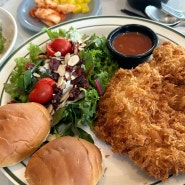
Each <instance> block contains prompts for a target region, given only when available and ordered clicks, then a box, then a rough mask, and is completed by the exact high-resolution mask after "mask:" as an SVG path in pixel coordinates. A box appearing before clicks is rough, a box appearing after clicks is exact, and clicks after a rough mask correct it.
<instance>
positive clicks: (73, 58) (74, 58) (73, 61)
mask: <svg viewBox="0 0 185 185" xmlns="http://www.w3.org/2000/svg"><path fill="white" fill-rule="evenodd" d="M79 60H80V58H79V56H78V55H73V56H71V57H70V59H69V61H68V65H69V66H75V65H76V64H77V63H78V62H79Z"/></svg>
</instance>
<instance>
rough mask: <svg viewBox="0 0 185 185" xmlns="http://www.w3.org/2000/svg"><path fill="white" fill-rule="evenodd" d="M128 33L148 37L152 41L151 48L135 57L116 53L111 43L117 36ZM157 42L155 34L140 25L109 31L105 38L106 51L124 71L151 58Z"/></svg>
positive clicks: (124, 26)
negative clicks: (107, 50)
mask: <svg viewBox="0 0 185 185" xmlns="http://www.w3.org/2000/svg"><path fill="white" fill-rule="evenodd" d="M128 32H138V33H141V34H143V35H146V36H148V37H149V38H150V40H151V41H152V47H151V48H150V49H149V50H147V51H146V52H144V53H142V54H137V55H126V54H123V53H120V52H118V51H117V50H116V49H115V48H114V46H113V41H114V39H115V38H116V37H117V36H118V35H120V34H124V33H128ZM158 42H159V39H158V37H157V34H156V33H155V32H154V31H153V30H152V29H150V28H148V27H146V26H144V25H140V24H127V25H123V26H120V27H118V28H116V29H114V30H113V31H111V32H110V33H109V35H108V36H107V47H108V49H109V50H110V52H111V53H112V55H113V57H114V59H115V61H117V62H118V65H119V66H120V67H122V68H125V69H131V68H135V67H136V66H138V65H139V64H141V63H143V62H146V61H147V60H148V58H149V57H150V56H151V54H152V52H153V50H154V49H155V47H156V46H157V45H158Z"/></svg>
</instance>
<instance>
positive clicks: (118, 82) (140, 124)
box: [94, 42, 185, 180]
mask: <svg viewBox="0 0 185 185" xmlns="http://www.w3.org/2000/svg"><path fill="white" fill-rule="evenodd" d="M184 69H185V51H184V48H182V47H181V46H179V45H175V44H173V43H170V42H164V43H163V44H162V45H160V46H158V47H157V48H156V49H155V50H154V52H153V59H152V60H151V61H150V62H149V63H144V64H141V65H139V66H138V67H136V68H135V69H131V70H126V69H119V70H118V71H117V72H116V73H115V75H114V76H113V78H112V79H111V80H110V82H109V84H108V86H107V89H106V91H105V93H104V95H103V96H102V97H101V98H100V101H99V104H98V116H97V117H98V118H97V121H96V122H95V125H94V133H95V134H96V135H97V136H98V137H99V138H100V139H102V140H104V141H105V142H106V143H108V144H110V145H111V148H112V151H113V152H116V153H120V154H127V155H128V156H129V158H130V159H131V160H132V161H134V163H136V164H137V165H138V166H139V167H140V168H141V169H142V170H144V171H146V172H147V173H148V174H149V175H151V176H154V177H155V178H157V179H162V180H164V179H167V178H168V176H169V175H170V174H175V175H178V174H179V173H185V140H184V138H185V81H184V79H185V72H184V71H185V70H184Z"/></svg>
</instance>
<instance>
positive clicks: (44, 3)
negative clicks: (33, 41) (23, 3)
mask: <svg viewBox="0 0 185 185" xmlns="http://www.w3.org/2000/svg"><path fill="white" fill-rule="evenodd" d="M89 2H90V1H89V0H82V1H78V0H73V1H65V2H62V1H55V0H35V4H36V5H35V6H34V7H32V8H31V9H30V10H29V14H30V15H31V16H32V17H34V18H37V19H39V20H40V21H42V22H43V23H44V24H45V25H47V26H53V25H55V24H58V23H60V22H62V21H64V20H65V18H66V15H67V14H69V13H87V12H88V11H89V7H88V3H89Z"/></svg>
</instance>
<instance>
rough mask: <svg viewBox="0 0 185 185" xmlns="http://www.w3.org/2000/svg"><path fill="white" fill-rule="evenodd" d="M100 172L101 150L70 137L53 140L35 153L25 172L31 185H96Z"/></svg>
mask: <svg viewBox="0 0 185 185" xmlns="http://www.w3.org/2000/svg"><path fill="white" fill-rule="evenodd" d="M101 175H102V156H101V153H100V150H99V149H98V148H97V147H96V146H95V145H93V144H92V143H89V142H88V141H86V140H83V139H79V138H74V137H70V136H65V137H61V138H58V139H55V140H53V141H50V142H49V143H48V144H46V145H44V146H43V147H42V148H40V149H39V150H38V151H37V152H35V153H34V154H33V155H32V157H31V158H30V160H29V162H28V165H27V167H26V172H25V177H26V179H27V181H28V182H29V184H30V185H42V184H44V185H73V184H75V185H95V184H96V183H97V182H98V181H99V179H100V177H101Z"/></svg>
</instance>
